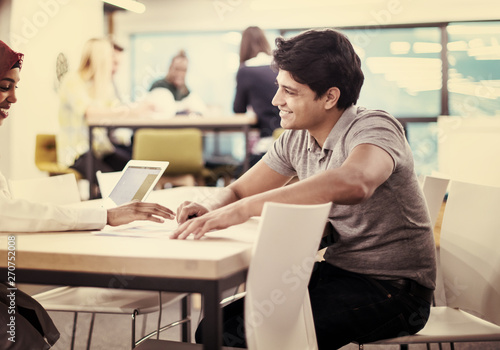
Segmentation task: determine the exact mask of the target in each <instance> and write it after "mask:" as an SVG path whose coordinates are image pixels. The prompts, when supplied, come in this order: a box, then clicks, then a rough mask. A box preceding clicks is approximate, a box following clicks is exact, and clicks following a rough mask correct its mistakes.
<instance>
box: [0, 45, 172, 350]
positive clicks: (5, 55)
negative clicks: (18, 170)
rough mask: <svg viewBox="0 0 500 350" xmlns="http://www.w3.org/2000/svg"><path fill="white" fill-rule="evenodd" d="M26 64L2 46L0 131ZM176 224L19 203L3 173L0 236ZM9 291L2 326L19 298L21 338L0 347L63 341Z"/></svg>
mask: <svg viewBox="0 0 500 350" xmlns="http://www.w3.org/2000/svg"><path fill="white" fill-rule="evenodd" d="M23 58H24V55H23V54H21V53H18V52H14V51H13V50H12V49H11V48H10V47H8V46H7V44H5V43H4V42H3V41H1V40H0V126H1V125H2V124H3V122H4V121H5V120H6V119H7V118H8V117H9V110H10V108H11V106H12V105H13V104H14V103H16V102H17V97H16V92H15V90H16V88H17V84H18V82H19V81H20V75H19V73H20V70H21V66H22V63H23ZM3 151H5V150H3ZM173 218H174V213H173V212H172V211H171V210H170V209H168V208H165V207H163V206H161V205H159V204H151V203H142V202H133V203H130V204H125V205H122V206H119V207H117V208H113V209H109V210H106V209H103V208H76V207H72V208H70V207H65V206H56V205H51V204H42V203H32V202H29V201H25V200H15V199H12V198H11V195H10V192H9V188H8V185H7V180H6V179H5V177H4V176H3V175H2V174H1V173H0V232H35V231H67V230H96V229H101V228H103V227H104V226H105V225H106V224H108V225H112V226H117V225H122V224H126V223H129V222H132V221H135V220H150V221H153V222H163V219H173ZM9 287H12V286H9V285H6V284H3V283H0V323H1V324H2V325H8V324H9V322H11V319H10V316H11V313H10V312H8V308H9V305H10V303H9V302H10V300H8V299H7V295H8V293H15V297H16V315H15V324H16V326H15V328H16V333H17V334H16V335H17V337H15V340H16V341H15V342H12V341H9V340H8V337H9V333H8V332H7V330H5V331H2V332H1V333H0V344H2V345H1V346H0V347H1V348H2V349H12V350H14V349H20V350H24V349H48V348H49V347H50V346H49V344H50V345H53V344H54V343H55V342H56V341H57V339H58V338H59V332H58V331H57V329H56V327H55V326H54V324H53V323H52V320H51V319H50V316H49V315H48V314H47V313H46V312H45V310H44V309H43V308H42V307H41V306H40V304H38V303H37V302H36V301H35V300H34V299H33V298H31V297H30V296H29V295H27V294H25V293H23V292H22V291H20V290H17V289H15V290H14V291H13V290H12V289H8V288H9ZM2 329H3V328H2ZM44 337H45V339H46V340H45V339H44ZM47 342H48V344H47Z"/></svg>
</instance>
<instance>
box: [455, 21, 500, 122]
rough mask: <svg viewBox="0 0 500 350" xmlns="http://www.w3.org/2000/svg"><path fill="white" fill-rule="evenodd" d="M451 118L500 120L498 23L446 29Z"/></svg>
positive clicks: (499, 34)
mask: <svg viewBox="0 0 500 350" xmlns="http://www.w3.org/2000/svg"><path fill="white" fill-rule="evenodd" d="M448 38H449V39H448V62H449V79H448V90H449V99H450V114H451V115H460V116H467V115H480V114H482V115H499V116H500V112H499V111H500V69H498V68H499V67H500V65H499V64H500V22H482V23H457V24H450V25H449V26H448Z"/></svg>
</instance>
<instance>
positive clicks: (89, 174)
mask: <svg viewBox="0 0 500 350" xmlns="http://www.w3.org/2000/svg"><path fill="white" fill-rule="evenodd" d="M93 129H94V128H93V127H92V126H89V154H88V156H87V171H86V176H87V180H88V181H89V199H94V198H95V197H96V196H95V193H94V191H93V189H94V185H95V183H94V178H95V175H94V174H93V173H94V156H93V154H92V143H93V142H94V135H93V132H92V131H93Z"/></svg>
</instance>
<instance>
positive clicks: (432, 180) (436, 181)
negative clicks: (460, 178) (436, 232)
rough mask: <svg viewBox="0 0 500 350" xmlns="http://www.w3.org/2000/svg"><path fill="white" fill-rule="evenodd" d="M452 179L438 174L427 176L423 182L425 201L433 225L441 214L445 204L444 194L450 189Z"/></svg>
mask: <svg viewBox="0 0 500 350" xmlns="http://www.w3.org/2000/svg"><path fill="white" fill-rule="evenodd" d="M449 183H450V179H447V178H441V177H436V176H426V177H424V181H423V184H422V191H423V192H424V197H425V202H426V203H427V209H428V210H429V216H430V217H431V226H432V227H434V226H436V221H437V218H438V216H439V211H440V210H441V206H442V205H443V200H444V196H445V195H446V191H447V189H448V184H449Z"/></svg>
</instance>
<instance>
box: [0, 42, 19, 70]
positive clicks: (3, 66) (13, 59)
mask: <svg viewBox="0 0 500 350" xmlns="http://www.w3.org/2000/svg"><path fill="white" fill-rule="evenodd" d="M23 58H24V55H23V54H22V53H18V52H14V51H13V50H12V49H11V48H10V47H8V46H7V44H6V43H4V42H3V41H2V40H0V78H3V77H4V75H5V74H7V72H8V71H9V70H11V69H12V67H14V65H16V64H17V66H19V69H21V66H22V65H23Z"/></svg>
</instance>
